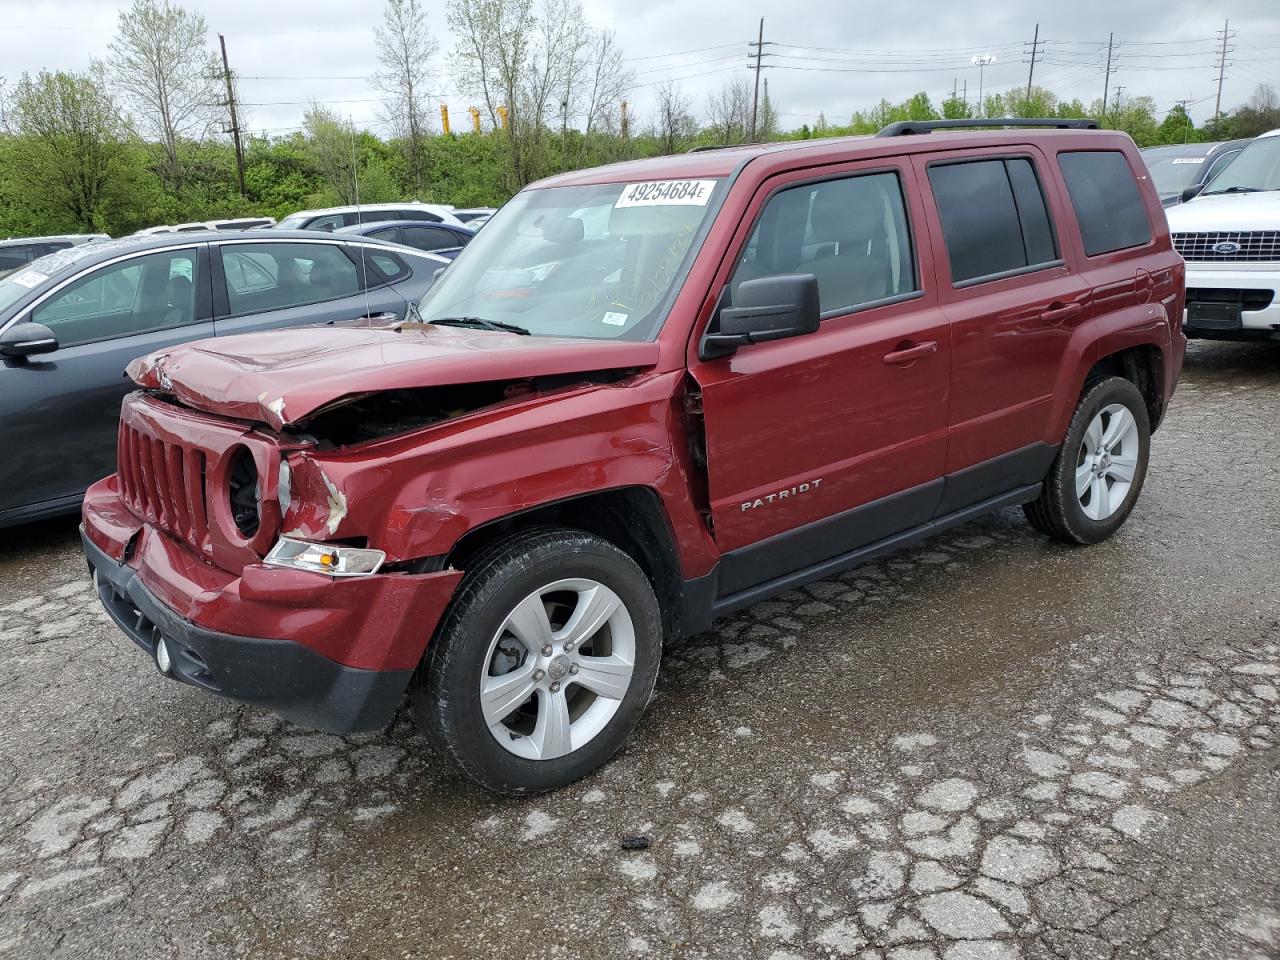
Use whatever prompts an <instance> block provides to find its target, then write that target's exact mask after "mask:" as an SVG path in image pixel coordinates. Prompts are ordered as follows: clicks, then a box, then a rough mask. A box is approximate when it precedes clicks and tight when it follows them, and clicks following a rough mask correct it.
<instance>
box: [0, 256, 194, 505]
mask: <svg viewBox="0 0 1280 960" xmlns="http://www.w3.org/2000/svg"><path fill="white" fill-rule="evenodd" d="M210 300H211V297H210V285H209V269H208V248H207V246H206V245H204V244H199V245H192V246H189V247H183V248H180V249H174V250H165V251H160V252H156V253H149V254H145V255H142V256H132V257H125V258H122V259H120V260H118V261H116V262H114V263H110V264H106V265H103V266H100V267H98V268H96V269H94V270H91V271H89V272H87V273H86V274H84V275H83V276H81V277H79V278H77V279H75V280H72V281H71V282H70V283H68V284H66V285H65V286H63V287H61V288H60V289H58V290H57V291H55V292H53V293H52V294H51V295H50V296H49V297H48V298H47V299H45V300H44V301H42V302H40V303H38V304H36V305H35V306H34V307H33V308H32V309H31V310H30V311H29V312H28V313H27V314H24V315H23V316H21V317H19V318H18V320H19V322H21V321H23V320H34V321H35V322H37V323H42V324H44V325H45V326H47V327H49V329H51V330H52V331H53V332H54V334H55V335H56V336H57V337H58V343H59V346H58V349H57V350H55V351H54V352H53V353H50V354H43V355H39V356H34V357H30V358H28V359H26V360H24V361H12V360H5V361H3V366H0V379H2V382H3V388H2V389H0V422H3V423H4V428H5V444H6V447H7V451H6V455H5V456H3V457H0V511H2V510H8V509H13V508H17V507H22V506H28V505H32V504H39V503H44V502H49V501H57V500H63V499H66V498H73V497H76V496H79V495H80V494H82V493H83V492H84V490H85V488H86V487H88V486H89V484H91V483H93V482H94V481H96V480H98V479H100V478H102V477H105V476H107V475H108V474H110V473H113V472H115V462H116V432H117V425H118V422H119V419H120V401H121V399H122V398H123V397H124V395H125V394H126V393H128V392H129V391H130V390H131V389H133V386H134V385H133V382H132V381H131V380H129V378H128V377H126V376H125V373H124V370H125V367H126V366H127V365H128V363H129V361H131V360H133V359H135V358H136V357H140V356H142V355H144V354H147V353H150V352H152V351H154V350H161V349H164V348H165V347H168V346H172V345H174V344H178V343H185V342H187V341H190V340H197V339H200V338H201V337H208V336H212V335H213V324H212V322H211V320H210Z"/></svg>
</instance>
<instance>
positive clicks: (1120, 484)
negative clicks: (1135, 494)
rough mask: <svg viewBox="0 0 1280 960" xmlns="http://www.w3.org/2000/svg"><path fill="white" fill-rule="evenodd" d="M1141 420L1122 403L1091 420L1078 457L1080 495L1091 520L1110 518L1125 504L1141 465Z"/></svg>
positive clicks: (1078, 488)
mask: <svg viewBox="0 0 1280 960" xmlns="http://www.w3.org/2000/svg"><path fill="white" fill-rule="evenodd" d="M1138 443H1139V438H1138V429H1137V421H1135V420H1134V418H1133V414H1132V413H1130V412H1129V408H1128V407H1126V406H1124V405H1123V404H1120V403H1112V404H1108V405H1107V406H1105V407H1103V408H1102V409H1101V410H1099V411H1098V413H1097V414H1096V415H1095V416H1094V418H1093V420H1091V421H1090V423H1089V427H1088V429H1087V430H1085V432H1084V441H1083V442H1082V443H1081V445H1080V453H1079V456H1078V457H1077V459H1076V486H1075V490H1076V498H1077V499H1078V500H1079V501H1080V508H1081V509H1082V510H1083V511H1084V515H1085V516H1086V517H1088V518H1089V519H1090V520H1095V521H1100V520H1106V519H1107V518H1108V517H1110V516H1112V515H1113V514H1114V513H1115V512H1116V511H1117V510H1119V509H1120V508H1121V506H1123V504H1124V502H1125V497H1127V496H1128V494H1129V489H1130V487H1132V485H1133V477H1134V474H1135V473H1136V471H1137V469H1138Z"/></svg>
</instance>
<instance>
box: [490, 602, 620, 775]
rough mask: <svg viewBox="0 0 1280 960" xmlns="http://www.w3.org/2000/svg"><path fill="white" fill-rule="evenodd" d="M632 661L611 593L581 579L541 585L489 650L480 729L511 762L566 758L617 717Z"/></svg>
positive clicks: (520, 605)
mask: <svg viewBox="0 0 1280 960" xmlns="http://www.w3.org/2000/svg"><path fill="white" fill-rule="evenodd" d="M635 660H636V636H635V626H634V624H633V623H632V620H631V614H630V613H629V612H628V610H627V607H626V604H625V603H623V602H622V599H621V598H620V597H619V596H618V595H617V594H616V593H615V592H614V591H613V590H611V589H609V587H607V586H605V585H604V584H602V583H598V582H597V581H595V580H588V579H570V580H558V581H556V582H554V583H549V584H547V585H546V586H544V587H540V588H539V589H537V590H535V591H534V592H533V593H531V594H529V595H528V596H527V597H525V598H524V599H523V600H521V601H520V603H518V604H517V605H516V607H515V609H513V610H512V611H511V612H510V613H509V614H508V615H507V617H506V619H505V620H504V621H503V624H502V626H501V627H500V628H499V629H498V632H497V633H496V634H495V635H494V637H493V640H492V641H491V642H490V644H489V649H488V652H487V654H486V655H485V661H484V672H483V674H482V676H481V678H480V691H479V693H480V708H481V711H482V713H483V715H484V721H485V724H486V725H487V726H488V727H489V732H490V733H491V734H492V735H493V737H494V739H495V740H497V741H498V743H499V744H501V745H502V747H503V748H504V749H506V750H508V751H510V752H511V753H514V754H515V755H516V756H519V757H523V758H525V759H527V760H553V759H555V758H557V757H563V756H566V755H567V754H569V753H572V752H573V751H574V750H577V749H579V748H580V747H582V746H584V745H585V744H586V743H588V742H589V741H590V740H592V738H594V737H595V736H596V735H598V734H599V733H600V731H602V730H603V729H604V728H605V727H606V726H607V725H608V723H609V721H610V720H611V719H612V718H613V716H614V714H615V713H617V711H618V708H619V706H621V704H622V700H623V698H624V697H625V696H626V694H627V690H628V689H630V686H631V677H632V674H633V672H634V670H635Z"/></svg>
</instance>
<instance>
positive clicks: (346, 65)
mask: <svg viewBox="0 0 1280 960" xmlns="http://www.w3.org/2000/svg"><path fill="white" fill-rule="evenodd" d="M584 3H585V6H586V10H587V14H588V17H589V19H590V20H591V21H592V22H593V23H594V24H595V25H597V26H600V27H608V28H610V29H612V30H614V31H615V32H616V34H617V37H618V39H619V41H620V44H621V46H622V49H623V50H624V53H625V55H626V56H627V57H628V58H629V59H630V61H631V62H630V64H629V65H630V66H631V67H632V68H633V69H634V70H635V71H636V81H637V86H636V88H635V91H634V94H633V104H632V108H633V111H635V112H636V113H637V114H638V116H639V121H640V123H641V124H644V123H646V122H647V120H648V114H649V109H648V108H649V105H650V102H651V95H652V91H653V88H654V86H655V85H656V84H658V83H661V82H662V81H663V80H665V79H667V78H668V77H672V78H677V79H680V80H682V82H681V86H682V88H683V89H684V90H685V91H686V92H687V93H688V94H690V95H691V96H692V97H693V100H694V104H695V109H696V110H697V111H699V112H701V111H702V109H703V106H704V104H705V100H706V95H707V93H708V92H710V91H711V90H713V89H715V88H716V87H718V86H719V85H720V84H722V83H723V82H724V81H725V80H726V79H728V78H731V77H734V76H745V75H747V72H748V71H747V53H748V47H747V43H748V41H751V40H754V39H755V34H756V30H757V26H758V19H759V17H760V16H763V17H764V18H765V23H764V30H765V40H766V41H768V42H771V43H773V44H776V45H774V46H768V47H766V50H767V51H768V52H769V53H771V54H773V56H772V57H769V58H766V61H765V62H766V63H768V64H769V65H770V68H769V69H767V70H765V71H764V72H763V74H762V75H763V76H764V77H765V78H767V79H768V81H769V91H770V94H771V95H772V98H773V102H774V104H775V108H776V109H777V110H778V111H779V112H780V113H781V114H782V120H783V124H784V126H787V127H798V126H799V125H800V124H802V123H806V122H808V123H812V122H813V121H814V120H815V119H816V117H817V115H818V113H819V112H822V113H825V115H826V117H827V119H828V120H829V121H831V122H840V121H842V120H847V118H848V116H849V115H850V114H851V113H852V112H853V111H855V110H860V109H866V108H868V107H870V106H872V105H874V104H875V103H876V102H877V101H878V100H879V99H880V98H881V97H887V98H889V99H890V100H901V99H904V98H906V97H908V96H910V95H911V94H912V93H914V92H916V91H919V90H924V91H926V92H927V93H928V94H929V95H930V96H931V97H932V98H933V100H934V101H935V103H936V102H938V101H939V100H941V99H942V98H943V97H945V96H947V95H949V94H950V92H951V89H952V84H953V83H956V84H957V85H964V84H965V83H966V81H967V85H968V92H969V96H970V98H971V99H972V98H976V96H977V88H978V83H979V68H978V67H976V66H973V65H972V64H971V63H970V58H971V57H972V56H974V55H976V54H982V53H990V54H992V55H993V56H994V57H995V61H994V62H993V63H991V65H990V66H987V67H986V68H985V71H984V73H985V78H984V79H985V88H986V89H987V90H988V91H992V90H997V91H998V90H1006V89H1009V88H1010V87H1011V86H1015V85H1020V84H1025V83H1026V79H1027V64H1026V62H1025V61H1026V51H1029V50H1030V45H1031V38H1032V32H1033V30H1034V29H1035V25H1036V21H1037V20H1038V21H1039V23H1040V38H1041V40H1042V41H1046V42H1045V45H1044V46H1043V47H1042V48H1041V50H1042V54H1041V55H1042V59H1041V62H1040V63H1039V64H1038V65H1037V67H1036V76H1035V80H1036V83H1037V84H1043V85H1044V86H1046V87H1048V88H1049V89H1051V90H1053V91H1055V92H1057V93H1059V94H1060V95H1062V96H1065V97H1067V98H1072V97H1080V98H1081V99H1082V100H1084V101H1085V103H1086V104H1087V103H1088V102H1090V101H1091V100H1093V99H1095V98H1097V97H1100V96H1101V95H1102V86H1103V64H1104V62H1105V59H1106V43H1107V36H1108V33H1109V32H1111V31H1114V33H1115V40H1116V46H1115V48H1114V54H1115V64H1116V69H1115V72H1114V74H1113V77H1112V85H1111V91H1112V94H1113V96H1114V93H1115V89H1116V85H1121V86H1122V87H1123V96H1125V97H1128V96H1131V95H1135V96H1136V95H1150V96H1152V97H1154V98H1155V100H1156V105H1157V107H1158V109H1159V110H1160V111H1161V112H1163V111H1165V110H1167V109H1168V108H1169V107H1170V106H1172V105H1173V104H1174V103H1175V102H1176V101H1179V100H1188V101H1191V103H1192V106H1191V108H1190V109H1191V113H1192V116H1193V117H1194V118H1195V119H1196V120H1197V122H1199V121H1202V120H1204V119H1205V118H1206V117H1211V116H1212V115H1213V108H1214V94H1215V92H1216V79H1217V48H1218V41H1217V40H1215V36H1216V35H1217V34H1218V31H1220V30H1222V27H1223V20H1224V18H1227V17H1229V18H1230V21H1231V34H1232V35H1231V37H1230V39H1229V40H1228V50H1229V51H1230V52H1229V54H1228V57H1227V62H1228V67H1227V79H1226V83H1225V85H1224V88H1223V94H1222V101H1223V108H1224V109H1227V108H1229V107H1232V106H1235V105H1236V104H1238V103H1240V102H1241V101H1243V100H1244V99H1246V98H1247V97H1248V96H1249V95H1250V93H1251V92H1252V91H1253V90H1254V89H1255V88H1256V87H1257V86H1258V84H1259V83H1271V84H1273V85H1275V86H1276V87H1277V88H1280V0H1229V2H1227V3H1223V4H1219V3H1207V2H1205V0H1194V2H1192V0H1119V2H1118V0H1074V2H1066V3H1064V2H1055V3H1052V4H1042V3H1030V2H1026V0H1005V2H1003V3H1000V4H998V5H994V4H993V5H990V6H989V7H988V8H986V9H984V8H982V7H980V6H977V5H974V4H972V3H941V2H938V0H933V2H925V0H899V2H897V3H891V4H883V3H882V4H874V5H873V4H852V3H847V2H835V0H786V2H785V3H782V2H777V0H772V2H769V3H766V4H764V5H760V6H755V5H750V4H743V3H741V2H738V0H699V2H690V0H644V2H641V3H636V2H634V0H584ZM187 6H189V7H191V8H194V9H197V10H199V11H201V12H202V13H203V14H204V16H205V18H206V20H207V21H208V25H209V28H210V42H211V44H214V45H216V43H217V36H216V34H217V33H218V32H222V33H225V34H226V38H227V47H228V52H229V54H230V57H231V64H232V68H233V69H234V70H235V71H236V72H237V73H238V74H239V75H240V76H241V77H242V78H243V79H242V81H241V84H240V95H241V98H242V100H244V101H245V102H246V104H248V106H246V108H245V113H246V114H247V123H246V126H247V127H249V128H250V129H252V130H253V131H255V132H259V131H266V132H269V133H273V134H275V133H284V132H287V130H288V129H289V128H294V127H296V126H297V124H298V123H299V122H300V117H301V115H302V112H303V110H304V109H305V108H306V103H307V102H308V101H309V100H311V99H315V100H319V101H323V102H326V103H328V104H329V105H331V106H332V107H333V108H334V109H335V110H337V111H338V112H339V113H342V114H347V115H350V116H351V117H352V118H353V119H354V120H355V121H356V123H357V124H370V125H373V126H375V128H376V125H377V121H378V119H379V117H380V106H381V105H380V104H379V103H378V102H376V98H377V97H378V96H379V94H378V93H376V92H375V91H373V90H372V89H371V88H370V85H369V82H368V80H367V77H368V76H369V74H371V73H372V72H373V71H374V70H375V69H376V59H375V52H374V45H373V36H372V28H373V25H374V23H375V22H376V21H377V20H379V19H380V17H381V13H382V7H381V3H380V2H379V0H364V2H362V3H351V2H350V0H188V3H187ZM426 6H427V9H428V11H429V19H430V22H431V26H432V29H433V30H434V31H435V33H436V35H437V37H438V38H439V41H440V47H441V54H442V55H441V57H440V61H441V62H440V73H439V88H440V93H441V97H440V98H441V99H442V100H443V101H444V102H446V103H448V104H449V107H450V111H451V113H452V116H453V121H454V125H455V128H460V127H462V126H463V125H464V124H465V123H466V120H467V116H466V108H467V107H468V106H469V102H468V101H467V99H466V98H464V97H463V96H461V95H460V94H458V93H457V92H456V91H457V84H456V82H455V81H454V80H453V78H451V77H450V76H449V75H448V73H447V72H446V69H445V64H444V57H443V54H444V52H445V51H447V50H448V49H449V48H450V47H451V46H452V43H453V40H452V38H451V37H450V36H449V34H448V32H447V30H446V29H445V23H444V2H443V0H427V4H426ZM1046 8H1048V9H1046ZM117 9H118V6H117V5H116V4H113V3H110V2H102V0H99V2H89V0H59V2H56V3H55V2H48V0H20V2H15V0H0V50H2V51H3V54H2V55H0V77H5V78H6V79H7V80H8V83H9V86H10V89H12V84H13V83H14V81H15V80H16V79H17V78H18V77H19V76H20V75H21V74H22V72H23V71H24V70H25V71H32V72H35V71H37V70H40V69H42V68H47V69H64V70H83V69H85V68H87V67H88V65H89V62H90V60H91V59H92V58H94V57H100V56H102V55H103V54H104V52H105V50H106V46H107V43H108V42H109V40H110V38H111V36H112V34H113V33H114V29H115V21H116V11H117Z"/></svg>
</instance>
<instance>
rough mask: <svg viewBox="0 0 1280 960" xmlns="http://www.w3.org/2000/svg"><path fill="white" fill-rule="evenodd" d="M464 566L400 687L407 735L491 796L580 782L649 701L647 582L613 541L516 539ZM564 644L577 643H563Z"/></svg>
mask: <svg viewBox="0 0 1280 960" xmlns="http://www.w3.org/2000/svg"><path fill="white" fill-rule="evenodd" d="M469 567H470V570H469V572H468V575H467V576H466V578H465V579H464V580H463V581H462V587H461V589H460V590H459V592H458V595H457V597H455V598H454V601H453V603H452V604H451V606H450V608H449V610H448V612H447V613H446V615H445V618H444V621H443V623H442V625H441V628H440V630H439V632H438V634H437V636H436V638H435V639H434V640H433V641H432V643H431V645H430V646H429V647H428V650H427V654H426V656H425V657H424V660H423V665H422V667H421V668H420V669H419V671H418V673H417V675H415V677H414V680H413V683H412V684H411V695H412V699H413V705H414V712H415V714H416V716H417V719H418V723H419V725H420V727H421V728H422V730H423V732H424V733H425V734H426V735H427V737H428V739H429V740H430V741H431V742H432V744H433V745H434V746H435V747H436V749H437V750H438V751H439V752H440V753H441V754H442V755H444V756H446V757H448V758H449V759H450V760H451V761H452V762H453V764H454V765H455V766H456V767H457V768H458V770H459V771H460V772H461V773H462V774H463V775H464V776H465V777H467V778H468V779H470V780H472V781H474V782H475V783H477V784H479V785H480V786H482V787H484V788H485V789H487V790H490V791H493V792H494V793H499V794H505V795H512V796H514V795H524V794H534V793H542V792H544V791H547V790H554V789H556V788H558V787H562V786H564V785H566V784H569V783H572V782H573V781H575V780H578V779H580V778H581V777H584V776H586V775H587V774H589V773H591V772H592V771H593V770H595V769H597V768H598V767H600V766H601V765H603V764H604V763H605V762H606V761H607V760H608V759H609V758H610V757H612V756H613V754H614V753H616V752H617V751H618V749H619V748H620V747H621V746H622V744H623V742H624V741H625V740H626V739H627V737H628V736H629V735H630V734H631V731H632V730H633V729H635V726H636V723H637V722H638V721H639V719H640V715H641V714H642V713H643V712H644V710H645V707H646V706H648V704H649V700H650V698H651V697H652V696H653V687H654V683H655V681H656V680H657V676H658V664H659V661H660V659H661V656H662V618H661V615H660V612H659V609H658V601H657V598H656V597H655V596H654V592H653V587H652V586H651V584H650V583H649V580H648V578H647V577H646V576H645V574H644V572H643V571H642V570H641V569H640V568H639V566H637V565H636V563H635V561H634V560H632V559H631V557H629V556H628V555H627V554H626V553H624V552H623V551H621V550H619V549H618V548H617V547H615V546H614V545H613V544H611V543H609V542H608V541H606V540H602V539H601V538H599V537H596V536H593V535H591V534H588V533H584V532H582V531H579V530H568V529H542V530H535V531H529V532H526V533H523V534H517V535H516V536H514V537H512V538H508V539H506V540H503V541H500V542H498V543H496V544H494V545H492V546H490V547H488V548H487V549H485V550H484V551H482V552H481V553H480V554H478V555H477V556H476V557H475V559H474V560H473V561H472V562H471V563H470V564H469ZM551 587H553V588H554V589H548V588H551ZM597 588H604V589H597ZM535 598H536V599H535ZM615 600H616V601H617V602H618V605H617V607H613V602H614V601H615ZM539 610H541V611H542V615H541V616H539V615H538V611H539ZM606 610H612V611H613V612H611V613H609V614H608V619H607V620H604V621H602V625H601V626H599V627H598V628H596V629H593V628H592V626H591V625H592V624H594V623H595V622H596V620H597V619H599V617H600V616H602V615H603V612H604V611H606ZM575 615H577V616H581V617H582V618H583V620H584V622H582V623H578V622H577V621H576V620H575V619H574V618H575ZM548 629H550V631H551V632H552V634H553V635H552V636H551V637H548V636H547V630H548ZM574 639H577V640H578V641H580V646H578V647H574V648H573V649H572V650H570V649H569V648H566V647H565V645H564V644H565V642H566V641H570V642H572V641H573V640H574ZM548 645H550V648H551V652H550V654H547V653H546V652H545V651H546V649H547V646H548ZM628 659H630V660H631V666H630V672H629V676H627V677H626V678H625V682H624V679H623V674H624V673H626V670H627V664H626V661H627V660H628ZM570 670H572V671H573V672H572V673H570V672H568V671H570ZM588 678H590V679H588ZM482 684H484V685H485V690H486V694H487V695H486V696H485V697H482V691H481V686H482ZM553 687H554V689H553ZM490 691H491V692H490ZM526 691H529V693H530V696H529V698H528V699H525V700H522V699H520V698H521V697H522V696H523V695H524V693H525V692H526ZM597 691H602V692H597ZM624 691H625V692H624ZM605 693H608V694H609V695H608V696H606V695H605ZM562 701H563V704H564V706H563V709H562V708H561V706H560V705H561V703H562ZM512 705H514V706H512ZM486 710H488V714H487V715H486ZM495 718H496V719H495ZM566 722H567V723H568V726H567V727H566V726H565V723H566ZM578 741H581V742H578Z"/></svg>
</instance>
